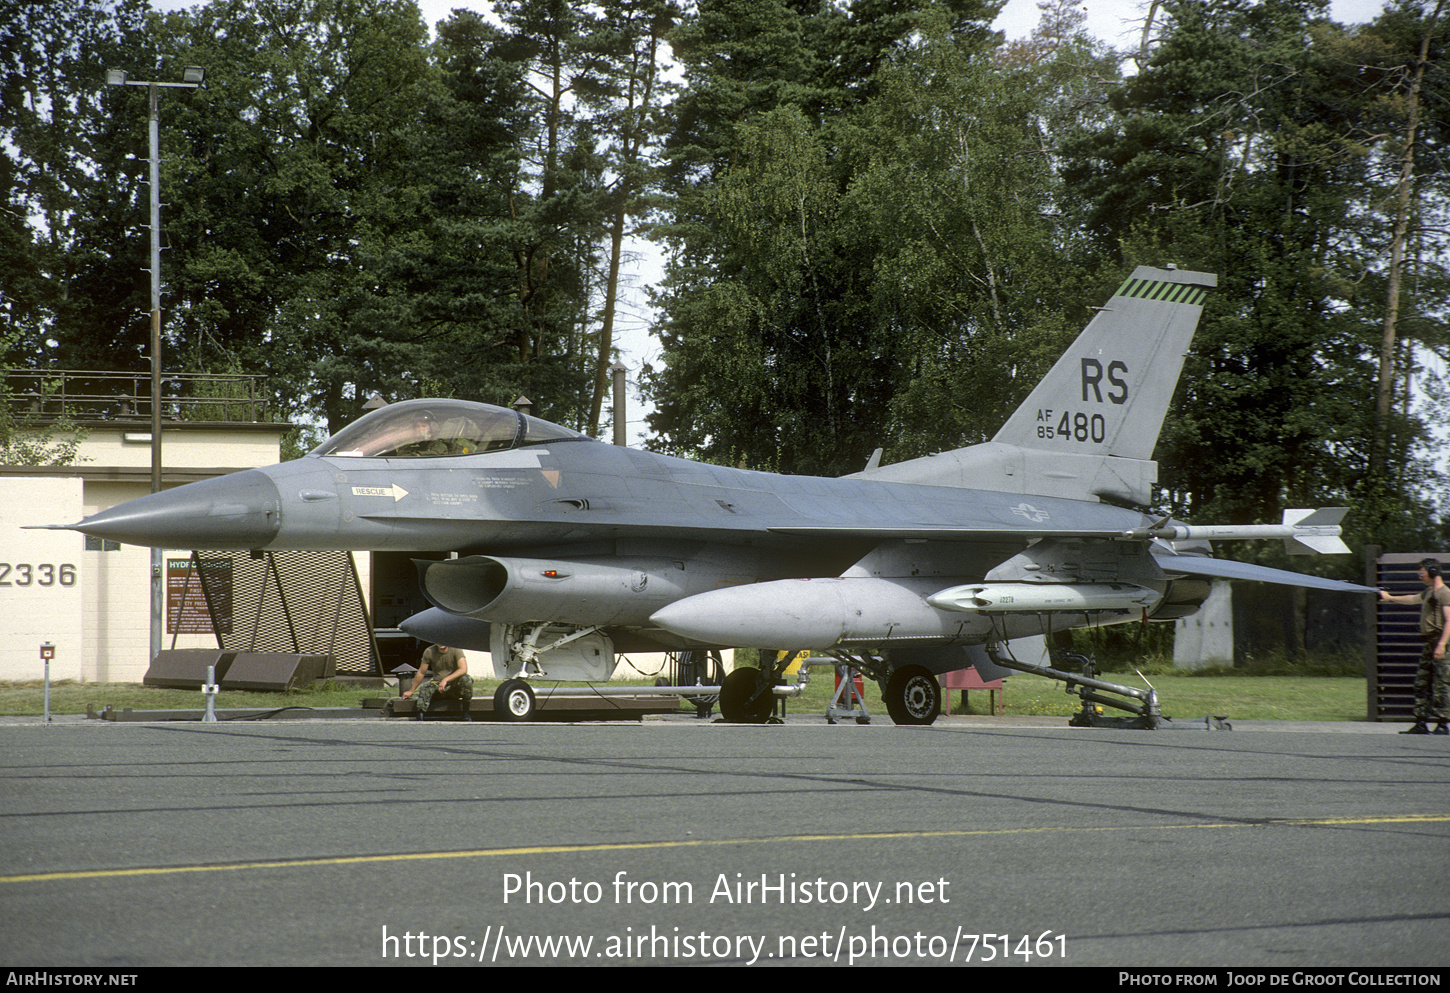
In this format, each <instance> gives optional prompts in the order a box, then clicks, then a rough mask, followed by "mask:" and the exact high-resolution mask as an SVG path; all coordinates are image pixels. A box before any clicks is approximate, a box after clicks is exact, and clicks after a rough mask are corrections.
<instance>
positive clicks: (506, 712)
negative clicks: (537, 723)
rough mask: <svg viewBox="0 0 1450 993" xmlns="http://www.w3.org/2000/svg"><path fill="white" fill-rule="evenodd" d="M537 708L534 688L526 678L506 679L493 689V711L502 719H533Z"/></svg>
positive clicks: (515, 720) (518, 720)
mask: <svg viewBox="0 0 1450 993" xmlns="http://www.w3.org/2000/svg"><path fill="white" fill-rule="evenodd" d="M536 709H537V706H536V704H535V701H534V688H533V687H532V686H530V685H529V684H528V682H527V681H526V680H523V679H506V680H504V681H503V682H502V683H500V684H499V687H498V689H496V690H494V691H493V713H494V716H495V717H496V718H498V719H500V720H505V721H513V722H522V721H531V720H533V719H534V711H535V710H536Z"/></svg>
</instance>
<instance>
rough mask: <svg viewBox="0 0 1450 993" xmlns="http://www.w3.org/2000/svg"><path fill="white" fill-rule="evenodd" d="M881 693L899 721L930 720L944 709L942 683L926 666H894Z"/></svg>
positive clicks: (895, 718)
mask: <svg viewBox="0 0 1450 993" xmlns="http://www.w3.org/2000/svg"><path fill="white" fill-rule="evenodd" d="M881 695H882V697H883V698H884V699H885V700H886V712H887V713H888V714H890V715H891V719H892V720H893V721H895V722H896V723H897V724H930V723H932V722H933V721H935V720H936V718H937V715H938V714H940V713H941V684H940V683H938V682H937V681H936V677H935V676H933V675H932V674H931V672H930V671H928V670H927V669H926V668H925V667H923V666H919V665H904V666H902V667H901V668H899V669H892V670H891V676H890V678H889V679H887V680H886V686H885V688H884V689H883V690H882V692H881Z"/></svg>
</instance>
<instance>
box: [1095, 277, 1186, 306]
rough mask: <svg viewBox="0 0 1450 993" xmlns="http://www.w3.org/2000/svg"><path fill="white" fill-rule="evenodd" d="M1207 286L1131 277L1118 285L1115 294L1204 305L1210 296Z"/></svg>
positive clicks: (1140, 298)
mask: <svg viewBox="0 0 1450 993" xmlns="http://www.w3.org/2000/svg"><path fill="white" fill-rule="evenodd" d="M1208 289H1209V288H1208V287H1207V286H1197V285H1194V284H1192V283H1170V282H1167V281H1166V280H1162V279H1130V280H1128V281H1127V282H1126V283H1124V284H1123V285H1122V286H1120V287H1118V292H1117V293H1115V294H1114V296H1120V297H1135V298H1137V299H1139V300H1165V301H1167V302H1168V303H1183V304H1189V305H1190V306H1194V307H1201V306H1203V301H1204V298H1206V297H1207V296H1208Z"/></svg>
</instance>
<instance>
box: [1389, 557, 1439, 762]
mask: <svg viewBox="0 0 1450 993" xmlns="http://www.w3.org/2000/svg"><path fill="white" fill-rule="evenodd" d="M1420 582H1422V583H1424V584H1425V589H1424V590H1422V591H1421V592H1419V593H1405V594H1402V595H1400V596H1391V595H1390V594H1389V593H1386V592H1385V591H1384V590H1380V600H1381V602H1384V603H1418V604H1420V638H1421V640H1422V641H1423V642H1424V645H1425V648H1424V651H1423V652H1421V653H1420V668H1419V670H1417V671H1416V673H1415V724H1414V726H1413V727H1411V728H1410V729H1409V730H1407V731H1401V732H1400V733H1401V734H1450V726H1447V722H1450V663H1447V660H1446V658H1445V643H1446V641H1447V640H1450V586H1446V585H1445V580H1444V579H1442V578H1441V576H1440V563H1439V562H1437V561H1435V560H1434V559H1423V560H1421V562H1420ZM1430 721H1438V722H1439V723H1438V724H1437V726H1436V728H1435V730H1434V731H1431V730H1430V728H1429V727H1428V725H1429V723H1430Z"/></svg>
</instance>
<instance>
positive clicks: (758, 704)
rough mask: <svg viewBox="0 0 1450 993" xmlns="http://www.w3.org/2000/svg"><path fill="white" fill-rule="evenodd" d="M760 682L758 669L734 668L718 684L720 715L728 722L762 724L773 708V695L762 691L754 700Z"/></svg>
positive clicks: (768, 717)
mask: <svg viewBox="0 0 1450 993" xmlns="http://www.w3.org/2000/svg"><path fill="white" fill-rule="evenodd" d="M759 683H760V670H759V669H755V668H752V667H749V666H747V667H744V668H740V669H736V670H735V671H734V672H732V673H730V675H728V676H726V677H725V681H724V682H723V683H721V684H720V716H721V717H723V718H725V720H726V722H727V723H730V724H764V723H765V722H766V721H767V720H769V719H770V714H771V711H773V710H774V709H775V697H774V696H772V695H771V694H769V693H762V694H761V695H760V696H759V697H757V698H756V699H754V700H751V699H750V698H751V697H752V696H754V694H755V689H756V686H757V685H759Z"/></svg>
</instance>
